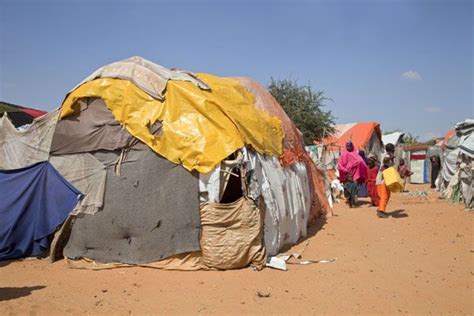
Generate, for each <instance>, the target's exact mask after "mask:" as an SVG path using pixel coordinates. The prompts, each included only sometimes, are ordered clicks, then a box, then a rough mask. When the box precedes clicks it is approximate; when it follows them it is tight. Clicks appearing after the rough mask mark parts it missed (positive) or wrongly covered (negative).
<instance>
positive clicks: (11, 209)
mask: <svg viewBox="0 0 474 316" xmlns="http://www.w3.org/2000/svg"><path fill="white" fill-rule="evenodd" d="M0 188H1V190H0V201H1V202H0V223H1V225H0V260H7V259H15V258H21V257H26V256H37V255H40V254H42V253H43V252H44V251H45V250H46V249H47V248H48V246H49V241H48V237H49V235H51V234H52V233H54V231H55V230H56V228H57V227H58V226H59V225H60V224H61V223H62V222H64V220H65V219H66V218H67V216H68V215H69V213H70V212H71V210H72V209H73V208H74V207H75V206H76V204H77V202H78V200H79V198H80V196H81V193H80V192H79V191H78V190H77V189H76V188H74V187H73V186H72V185H71V184H69V183H68V182H67V181H66V180H65V179H64V178H63V177H62V176H61V175H60V174H59V173H58V172H57V171H56V170H55V169H54V168H53V166H51V164H50V163H49V162H40V163H37V164H34V165H30V166H28V167H25V168H22V169H17V170H7V171H0Z"/></svg>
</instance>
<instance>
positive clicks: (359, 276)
mask: <svg viewBox="0 0 474 316" xmlns="http://www.w3.org/2000/svg"><path fill="white" fill-rule="evenodd" d="M421 188H422V187H412V189H415V190H419V189H421ZM423 188H424V187H423ZM362 202H363V201H362ZM389 206H390V208H391V210H392V211H394V213H392V215H393V216H392V217H390V218H388V219H379V218H377V217H376V216H375V209H374V208H371V207H368V205H367V204H364V205H361V206H360V207H359V208H356V209H348V208H346V206H345V205H343V204H339V205H337V206H336V207H335V216H334V217H332V218H330V219H329V220H327V221H326V222H324V223H320V224H321V225H320V226H322V228H320V229H315V228H312V229H311V230H310V236H309V239H308V240H309V243H308V246H307V247H306V250H305V252H304V253H303V258H304V259H329V258H337V260H336V261H335V262H334V263H326V264H313V265H307V266H296V265H291V266H289V271H286V272H283V271H277V270H272V269H268V268H267V269H264V270H263V271H260V272H256V271H253V270H252V269H250V268H247V269H242V270H236V271H223V272H204V271H202V272H177V271H161V270H155V269H148V268H121V269H113V270H102V271H89V270H74V269H68V268H67V266H66V264H65V262H64V260H61V261H58V262H56V263H54V264H50V263H48V262H47V261H45V260H27V261H15V262H6V263H5V262H3V263H0V314H2V315H15V314H29V315H42V314H49V315H53V314H65V313H72V314H94V315H95V314H107V315H110V314H116V315H122V314H123V315H130V314H132V315H134V314H139V315H143V314H220V315H222V314H262V313H264V314H286V315H288V314H289V315H298V314H328V315H340V314H456V315H463V314H474V295H473V280H474V279H473V278H474V267H473V256H474V246H473V239H472V237H473V216H474V214H473V213H469V212H467V211H464V210H463V208H462V207H461V206H460V205H452V204H449V203H446V202H444V201H440V200H438V199H437V194H436V193H435V192H433V191H430V194H429V196H428V197H427V198H420V197H412V196H401V195H396V196H394V197H393V199H392V201H391V203H390V205H389ZM304 244H305V243H300V244H299V245H296V246H294V247H293V248H292V249H291V250H290V251H297V250H300V249H301V248H303V246H304ZM257 292H260V293H261V294H264V296H267V295H269V297H259V296H258V295H257Z"/></svg>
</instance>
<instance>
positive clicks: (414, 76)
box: [400, 70, 423, 81]
mask: <svg viewBox="0 0 474 316" xmlns="http://www.w3.org/2000/svg"><path fill="white" fill-rule="evenodd" d="M400 78H402V79H407V80H417V81H421V80H423V78H422V77H421V75H420V74H419V73H418V72H416V71H414V70H408V71H405V72H404V73H402V74H401V75H400Z"/></svg>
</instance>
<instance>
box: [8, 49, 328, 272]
mask: <svg viewBox="0 0 474 316" xmlns="http://www.w3.org/2000/svg"><path fill="white" fill-rule="evenodd" d="M48 122H52V123H51V124H52V125H54V128H53V132H51V133H47V135H46V136H45V137H43V139H48V140H49V142H48V141H46V142H45V143H49V152H48V155H46V156H47V157H44V155H43V156H41V157H37V159H28V160H27V162H25V164H26V165H27V166H31V165H32V164H34V163H36V164H42V163H46V164H50V165H51V166H52V167H53V168H54V170H57V171H58V173H59V175H60V176H61V177H63V178H64V180H66V181H68V182H69V183H70V185H71V186H72V187H73V188H74V189H76V190H77V191H78V192H79V201H78V203H77V205H75V206H74V207H73V208H72V209H70V210H69V211H68V212H66V213H67V215H68V218H67V220H65V221H64V224H63V225H62V227H61V229H60V230H59V232H57V233H56V234H55V238H54V240H53V243H52V246H51V251H50V253H51V255H52V257H56V256H58V255H60V254H61V253H63V254H64V256H65V257H66V258H67V259H68V261H69V262H70V263H71V265H73V266H79V265H86V266H90V262H94V266H95V267H98V266H100V265H106V266H110V265H123V264H125V265H129V264H133V265H147V266H153V267H160V268H167V269H183V270H195V269H233V268H241V267H245V266H247V265H253V266H255V267H256V268H258V269H260V268H262V267H263V266H264V264H265V262H266V258H267V257H268V256H273V255H276V254H278V252H279V251H280V250H281V249H282V247H284V246H286V245H291V244H294V243H296V242H297V241H298V240H299V239H300V238H301V237H304V236H305V235H306V228H307V225H308V224H309V223H311V222H314V221H315V220H316V218H317V217H318V216H322V215H329V214H330V209H329V207H328V204H327V200H326V198H325V194H324V186H323V183H322V177H321V174H320V171H319V170H318V169H317V168H316V166H315V165H314V163H313V162H312V161H311V159H310V158H309V156H308V155H307V153H306V152H305V150H304V146H303V142H302V138H301V134H300V133H299V131H298V130H297V129H296V127H295V126H294V125H293V123H292V122H291V120H290V119H289V118H288V116H286V114H285V113H284V111H283V110H282V108H281V107H280V106H279V105H278V103H277V102H276V101H275V99H273V97H272V96H271V95H270V94H269V93H268V91H266V90H265V89H264V88H263V87H262V86H261V85H259V84H258V83H257V82H255V81H253V80H251V79H248V78H222V77H217V76H214V75H210V74H193V73H190V72H187V71H182V70H169V69H166V68H164V67H162V66H159V65H156V64H154V63H152V62H150V61H147V60H145V59H143V58H140V57H132V58H129V59H126V60H123V61H119V62H116V63H113V64H110V65H106V66H104V67H101V68H100V69H98V70H97V71H95V72H94V73H93V74H91V75H90V76H88V77H87V78H86V79H85V80H84V81H82V82H81V83H80V84H79V85H78V86H76V87H75V88H74V89H72V90H71V91H70V92H69V93H68V94H67V95H66V97H65V100H64V101H63V103H62V105H61V107H60V108H59V109H58V110H57V111H54V112H52V113H50V114H49V120H48ZM34 125H35V124H33V125H32V127H34ZM6 146H13V145H12V144H7V145H6ZM19 150H20V151H21V148H20V149H19ZM1 153H2V151H0V156H1ZM1 158H2V157H0V159H1ZM34 166H36V165H34ZM8 167H9V166H8V164H7V166H6V167H3V169H10V170H8V172H7V171H2V172H3V174H4V176H3V179H4V181H8V179H10V178H9V177H11V176H12V173H13V174H14V173H15V172H17V171H19V170H21V168H22V167H26V166H21V165H20V166H19V165H18V164H16V165H14V166H10V168H8ZM16 176H17V175H16ZM0 177H1V173H0ZM0 181H1V178H0ZM0 194H1V193H0ZM48 194H53V193H48ZM23 204H24V203H23ZM20 205H21V203H20ZM18 208H19V212H21V211H25V208H28V205H26V206H24V205H23V209H22V208H21V207H18ZM2 214H3V213H2V210H1V209H0V216H3V215H2ZM61 214H64V211H61ZM61 217H62V218H63V217H64V215H62V216H61ZM30 254H31V253H22V254H21V255H22V256H27V255H30ZM0 258H1V257H0Z"/></svg>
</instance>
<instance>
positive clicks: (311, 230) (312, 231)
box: [279, 215, 334, 253]
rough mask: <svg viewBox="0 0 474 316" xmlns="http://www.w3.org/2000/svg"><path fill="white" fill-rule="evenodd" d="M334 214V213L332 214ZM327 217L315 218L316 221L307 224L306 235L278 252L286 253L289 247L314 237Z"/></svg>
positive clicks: (321, 228)
mask: <svg viewBox="0 0 474 316" xmlns="http://www.w3.org/2000/svg"><path fill="white" fill-rule="evenodd" d="M333 216H334V215H333ZM326 222H327V219H326V217H325V216H321V217H319V218H318V219H317V220H316V223H314V224H313V225H309V226H308V229H307V233H306V237H301V238H300V239H298V242H297V243H296V244H294V245H286V246H283V247H282V248H281V249H280V251H279V253H286V252H287V251H288V250H289V249H290V248H291V247H294V246H298V245H301V244H303V243H304V242H305V241H306V240H308V239H310V238H312V237H314V236H315V235H316V234H317V233H318V232H319V231H321V230H323V229H324V228H323V227H324V224H326Z"/></svg>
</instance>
